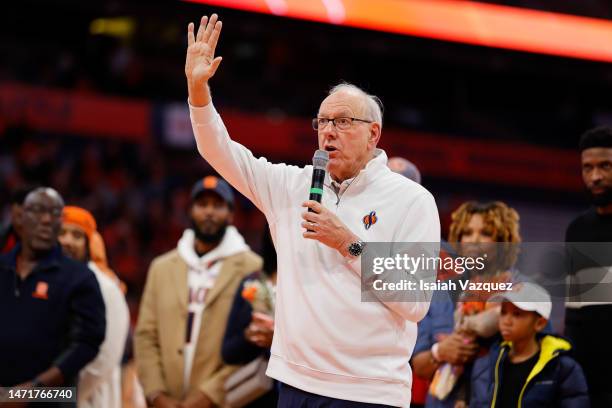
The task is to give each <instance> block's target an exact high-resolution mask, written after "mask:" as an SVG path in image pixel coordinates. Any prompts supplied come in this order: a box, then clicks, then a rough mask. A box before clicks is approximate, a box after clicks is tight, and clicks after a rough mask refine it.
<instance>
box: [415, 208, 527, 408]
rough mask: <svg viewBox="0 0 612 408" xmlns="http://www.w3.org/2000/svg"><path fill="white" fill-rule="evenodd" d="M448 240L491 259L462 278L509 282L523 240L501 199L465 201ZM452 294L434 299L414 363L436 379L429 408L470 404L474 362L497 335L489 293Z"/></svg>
mask: <svg viewBox="0 0 612 408" xmlns="http://www.w3.org/2000/svg"><path fill="white" fill-rule="evenodd" d="M448 240H449V243H450V244H451V246H452V247H453V248H454V249H455V251H456V252H457V255H459V256H464V257H474V258H475V257H483V258H484V259H486V261H485V262H483V265H484V267H483V268H482V270H480V271H475V270H472V271H467V272H466V273H465V274H463V275H457V274H455V276H457V279H460V280H464V279H469V280H470V282H477V281H480V282H508V281H510V280H511V274H512V266H513V264H514V262H515V261H516V257H517V254H518V251H517V246H518V245H517V244H518V243H520V242H521V236H520V233H519V215H518V213H517V212H516V211H515V210H514V209H513V208H511V207H509V206H508V205H506V204H505V203H503V202H500V201H494V202H490V203H479V202H476V201H469V202H466V203H464V204H462V205H461V206H460V207H459V208H458V209H457V210H455V211H454V212H453V214H452V224H451V226H450V231H449V239H448ZM500 243H503V244H505V245H503V244H502V245H500ZM474 272H478V273H477V274H475V273H474ZM457 287H460V286H459V285H457ZM448 295H450V294H446V293H440V292H437V293H436V295H434V299H433V300H432V302H431V306H430V309H429V312H428V313H427V315H426V316H425V318H424V319H423V320H422V321H421V322H419V326H418V338H417V342H416V346H415V349H414V354H413V355H414V357H413V359H412V365H413V368H414V373H415V374H416V375H417V376H419V377H422V378H425V379H428V380H432V386H431V387H430V392H429V395H428V397H427V402H426V405H425V406H426V407H428V408H429V407H436V408H437V407H444V408H446V407H450V408H456V407H462V406H465V402H464V401H465V400H466V399H467V396H468V395H469V389H468V388H469V378H470V377H469V371H470V369H471V363H472V361H473V360H474V359H475V358H476V357H477V356H478V355H479V353H480V352H482V351H484V350H486V347H487V346H486V345H487V343H490V341H491V340H490V339H491V338H492V337H494V336H495V334H497V319H498V316H499V311H498V308H492V309H487V308H486V307H485V305H486V297H488V295H490V294H487V295H486V296H483V293H482V292H474V291H467V290H466V291H463V292H462V293H460V294H459V296H458V297H457V299H451V296H448Z"/></svg>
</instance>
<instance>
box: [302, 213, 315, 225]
mask: <svg viewBox="0 0 612 408" xmlns="http://www.w3.org/2000/svg"><path fill="white" fill-rule="evenodd" d="M302 218H303V219H304V220H306V221H310V222H314V223H318V222H319V214H317V213H312V212H305V213H302Z"/></svg>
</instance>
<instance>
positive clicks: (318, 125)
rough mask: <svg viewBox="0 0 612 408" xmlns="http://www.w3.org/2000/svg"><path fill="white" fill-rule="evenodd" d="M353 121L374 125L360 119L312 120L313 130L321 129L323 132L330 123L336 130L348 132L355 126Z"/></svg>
mask: <svg viewBox="0 0 612 408" xmlns="http://www.w3.org/2000/svg"><path fill="white" fill-rule="evenodd" d="M353 121H357V122H364V123H372V121H371V120H364V119H358V118H335V119H328V118H314V119H313V120H312V128H313V129H314V130H319V129H321V130H322V129H325V126H327V124H328V123H329V122H331V123H333V125H334V127H335V128H336V129H338V130H347V129H349V128H350V127H351V126H352V125H353Z"/></svg>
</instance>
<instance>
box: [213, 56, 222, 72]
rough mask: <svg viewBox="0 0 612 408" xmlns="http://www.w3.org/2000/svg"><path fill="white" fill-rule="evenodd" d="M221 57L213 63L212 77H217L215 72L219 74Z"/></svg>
mask: <svg viewBox="0 0 612 408" xmlns="http://www.w3.org/2000/svg"><path fill="white" fill-rule="evenodd" d="M221 59H222V58H221V57H217V58H215V59H214V60H213V62H212V74H211V75H215V72H217V68H219V65H221Z"/></svg>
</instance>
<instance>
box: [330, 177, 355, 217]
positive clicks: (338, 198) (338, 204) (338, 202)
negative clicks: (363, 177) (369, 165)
mask: <svg viewBox="0 0 612 408" xmlns="http://www.w3.org/2000/svg"><path fill="white" fill-rule="evenodd" d="M359 176H360V174H358V175H356V176H355V178H353V180H352V181H351V182H350V183H349V184H348V186H346V189H344V193H342V195H344V194H346V192H347V191H348V189H349V188H351V185H352V184H353V183H354V182H355V181H357V177H359ZM341 186H342V183H340V184H339V185H338V191H336V190H335V189H334V187H333V184H331V182H330V184H329V187H330V188H331V190H332V191H333V192H334V194H336V199H337V200H336V209H338V207H339V206H340V194H339V193H340V187H341Z"/></svg>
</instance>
